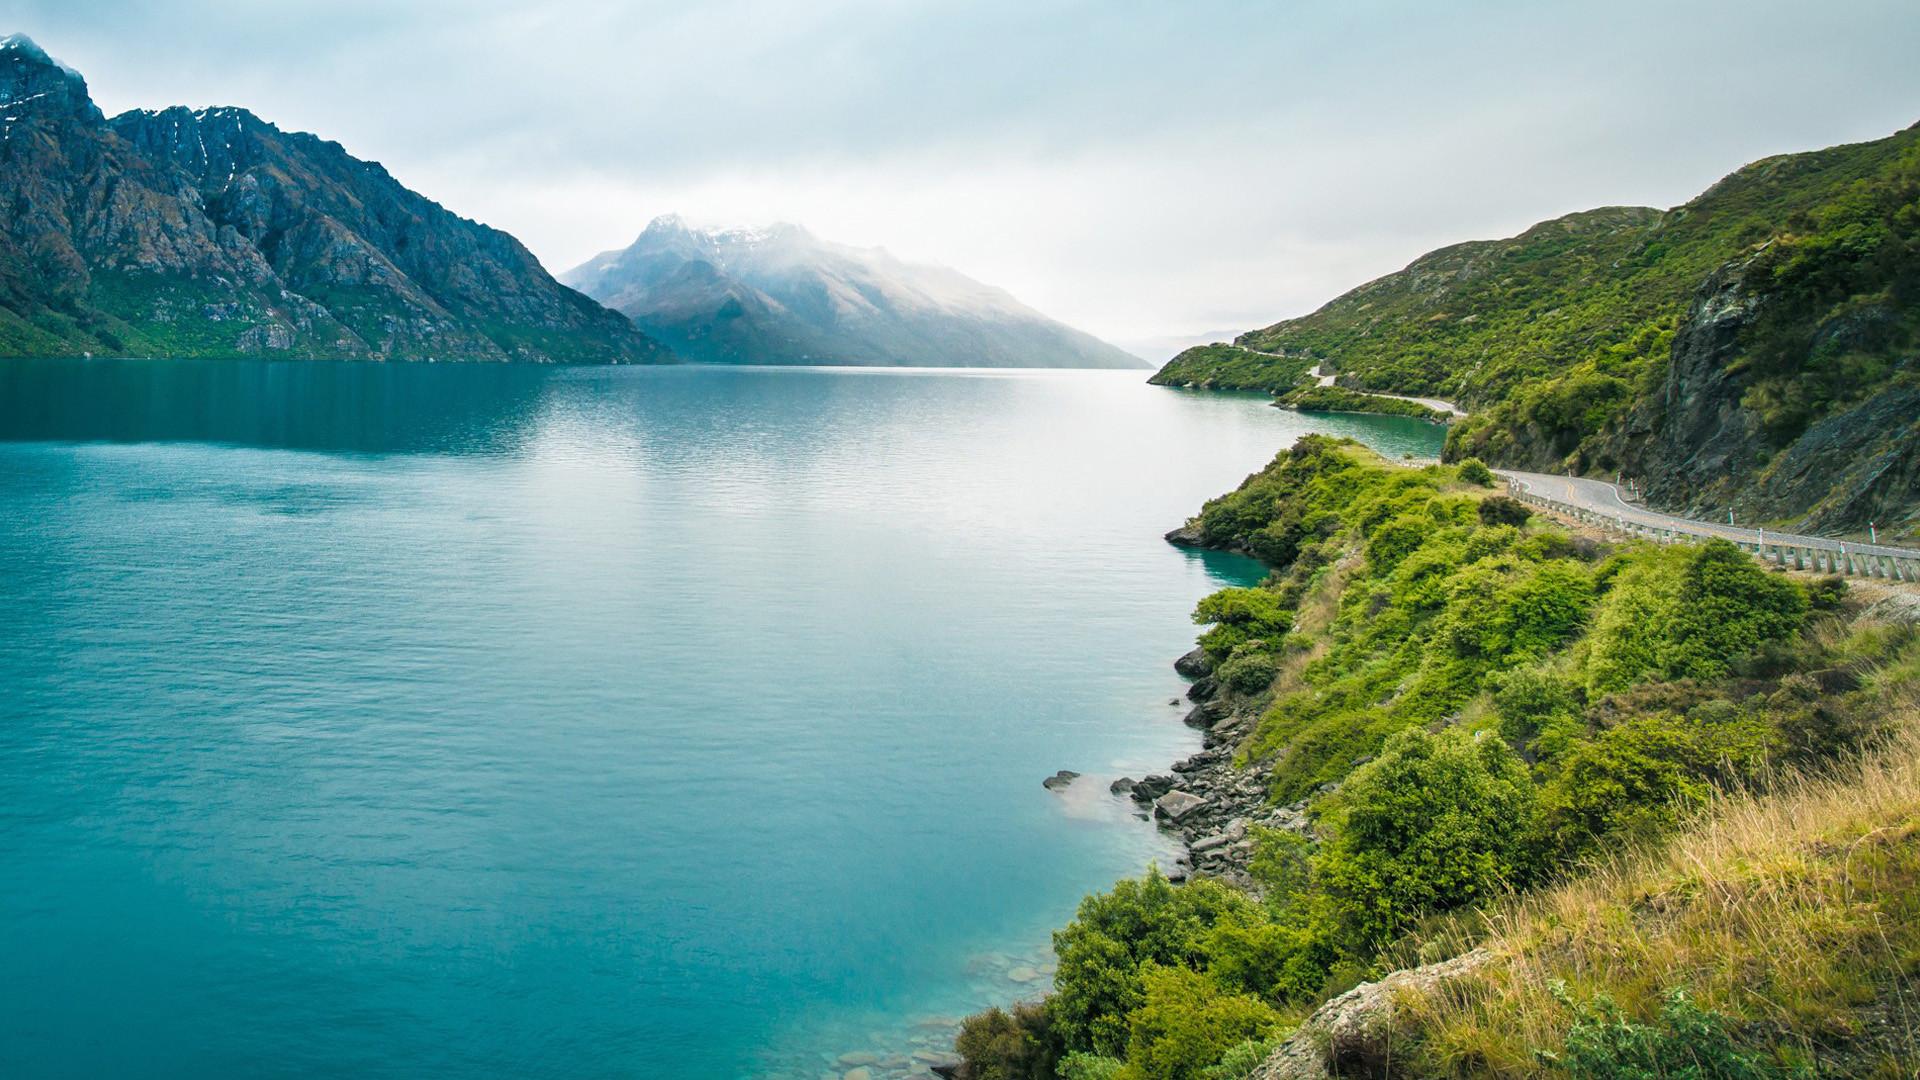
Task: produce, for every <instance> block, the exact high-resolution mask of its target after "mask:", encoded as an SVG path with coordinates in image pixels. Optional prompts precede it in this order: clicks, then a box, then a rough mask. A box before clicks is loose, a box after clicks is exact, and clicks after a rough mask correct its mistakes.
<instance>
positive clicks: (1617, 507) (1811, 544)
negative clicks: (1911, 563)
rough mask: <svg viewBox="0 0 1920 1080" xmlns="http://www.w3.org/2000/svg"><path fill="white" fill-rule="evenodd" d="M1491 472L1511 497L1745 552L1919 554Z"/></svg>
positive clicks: (1555, 480) (1607, 489)
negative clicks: (1780, 548) (1762, 548)
mask: <svg viewBox="0 0 1920 1080" xmlns="http://www.w3.org/2000/svg"><path fill="white" fill-rule="evenodd" d="M1494 472H1496V473H1498V474H1499V475H1500V476H1501V477H1502V478H1504V479H1506V480H1507V481H1508V482H1509V483H1510V484H1512V485H1513V486H1514V489H1515V491H1516V493H1524V494H1527V495H1534V496H1538V497H1540V498H1544V499H1547V500H1549V501H1551V502H1555V503H1560V504H1563V505H1566V506H1571V507H1576V508H1578V509H1581V510H1585V511H1588V512H1589V513H1593V514H1598V515H1600V516H1602V517H1605V518H1609V519H1617V520H1620V521H1623V522H1626V523H1629V524H1634V525H1644V526H1647V527H1649V528H1654V529H1668V530H1671V531H1673V532H1677V533H1685V534H1687V535H1689V536H1718V537H1721V538H1723V539H1726V540H1732V541H1733V542H1735V543H1737V544H1743V545H1745V546H1747V547H1749V548H1752V547H1754V546H1756V545H1760V544H1765V545H1767V546H1769V547H1772V546H1775V545H1786V546H1789V547H1802V548H1811V549H1814V550H1818V551H1831V552H1834V553H1836V554H1840V555H1846V554H1852V555H1857V556H1877V557H1880V558H1888V559H1901V560H1916V559H1920V551H1915V550H1913V549H1911V548H1897V547H1888V546H1886V545H1884V544H1858V543H1854V542H1853V541H1851V540H1835V539H1833V538H1832V537H1827V536H1801V535H1799V534H1796V533H1784V532H1775V531H1773V530H1772V529H1748V528H1743V527H1741V526H1739V525H1722V524H1718V523H1715V522H1710V521H1696V520H1694V519H1693V518H1685V517H1677V516H1675V515H1673V514H1663V513H1661V512H1659V511H1658V510H1649V509H1647V508H1646V507H1644V506H1640V505H1638V504H1636V503H1631V502H1628V501H1627V500H1626V499H1624V498H1622V497H1621V495H1620V489H1619V487H1617V486H1615V485H1613V484H1609V483H1607V482H1606V481H1605V480H1588V479H1585V478H1582V477H1578V476H1556V475H1553V474H1551V473H1533V472H1519V471H1517V470H1513V469H1495V470H1494Z"/></svg>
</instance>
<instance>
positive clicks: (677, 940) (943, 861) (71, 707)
mask: <svg viewBox="0 0 1920 1080" xmlns="http://www.w3.org/2000/svg"><path fill="white" fill-rule="evenodd" d="M1363 419H1364V418H1363ZM1306 430H1341V431H1349V432H1359V433H1362V434H1365V435H1366V436H1367V437H1369V438H1371V439H1373V440H1374V441H1375V442H1376V443H1377V444H1378V445H1380V446H1382V447H1383V448H1385V449H1387V450H1388V451H1389V452H1393V453H1400V452H1431V451H1432V450H1433V449H1435V448H1437V445H1438V429H1435V428H1431V427H1429V426H1427V425H1422V424H1417V423H1408V422H1404V421H1396V422H1387V421H1381V422H1379V423H1377V424H1372V426H1368V424H1367V423H1364V422H1361V423H1354V422H1345V421H1340V422H1336V421H1334V419H1333V418H1326V419H1324V420H1315V419H1312V418H1307V417H1301V416H1298V415H1296V414H1292V413H1287V412H1283V411H1281V410H1276V409H1272V408H1268V407H1266V406H1265V405H1263V404H1261V403H1259V402H1257V401H1253V402H1249V401H1245V400H1236V399H1231V398H1224V397H1205V396H1197V395H1184V394H1178V393H1173V392H1168V391H1164V390H1160V389H1157V388H1153V387H1148V386H1145V385H1143V384H1142V383H1141V382H1140V380H1139V376H1138V374H1137V373H1127V372H1121V373H1048V374H1044V375H1042V374H1031V375H1028V374H1003V373H996V374H993V375H986V374H981V373H953V372H944V373H925V372H921V373H914V372H905V373H901V372H888V373H885V374H871V373H865V372H826V371H793V370H781V371H765V370H749V371H741V370H727V369H697V368H690V369H642V368H609V369H538V368H522V367H456V366H451V365H433V366H410V367H406V366H380V365H354V364H304V363H268V362H231V363H202V362H144V363H143V362H99V361H95V362H5V363H0V611H4V612H6V613H7V617H6V618H4V619H0V859H4V862H5V865H6V866H7V880H8V885H7V888H5V889H0V955H5V956H6V957H7V978H6V979H4V980H0V1075H7V1076H15V1075H19V1076H36V1075H53V1074H59V1075H113V1074H127V1073H138V1074H143V1075H152V1074H162V1075H173V1074H177V1075H233V1074H239V1075H260V1074H287V1075H303V1076H306V1075H341V1076H346V1075H352V1076H356V1077H359V1076H408V1077H418V1076H436V1075H444V1076H471V1075H501V1074H511V1075H552V1076H568V1077H573V1076H583V1075H585V1076H650V1077H656V1076H657V1077H734V1076H740V1075H756V1074H764V1075H782V1076H794V1077H804V1078H806V1080H814V1078H816V1077H818V1076H819V1075H820V1074H821V1073H822V1072H823V1071H824V1070H827V1069H830V1068H832V1067H834V1065H835V1063H836V1061H837V1059H838V1058H839V1056H840V1055H841V1054H845V1053H849V1052H866V1051H869V1050H874V1049H887V1048H890V1047H891V1048H897V1047H903V1046H912V1045H926V1044H927V1041H928V1040H934V1041H937V1040H938V1039H939V1038H940V1037H942V1036H941V1033H942V1032H944V1031H945V1030H946V1029H945V1028H942V1027H941V1026H940V1023H941V1022H942V1018H951V1017H953V1016H955V1015H958V1014H961V1013H964V1012H966V1011H969V1010H971V1009H975V1008H978V1007H980V1006H981V1005H984V1004H986V1003H988V1002H991V1001H995V1000H1003V999H1005V998H1007V997H1009V996H1011V995H1013V994H1016V993H1031V992H1035V991H1037V990H1038V989H1040V988H1041V987H1043V986H1044V958H1043V957H1042V956H1040V955H1038V950H1039V949H1040V948H1041V947H1042V946H1044V943H1045V941H1046V933H1047V930H1048V929H1049V928H1050V927H1052V926H1054V925H1057V924H1058V923H1060V922H1062V921H1063V920H1064V919H1065V918H1067V917H1068V916H1069V915H1070V914H1071V912H1072V910H1073V906H1074V904H1075V903H1076V901H1077V900H1078V899H1079V897H1080V896H1081V895H1082V894H1084V893H1085V892H1086V891H1088V890H1090V889H1095V888H1101V887H1104V886H1106V885H1107V884H1108V883H1110V882H1111V881H1112V880H1113V879H1114V878H1116V877H1119V876H1121V875H1124V874H1130V873H1134V872H1137V871H1138V870H1139V869H1140V868H1141V867H1142V866H1143V865H1144V863H1145V862H1146V861H1147V860H1149V859H1152V858H1155V857H1157V856H1159V855H1160V854H1161V853H1162V852H1163V851H1164V848H1163V847H1162V845H1161V842H1160V841H1159V840H1158V838H1157V837H1156V836H1155V835H1154V834H1153V833H1152V832H1151V831H1150V830H1148V829H1146V828H1144V827H1142V826H1140V825H1139V824H1138V823H1137V822H1135V821H1133V819H1132V818H1131V817H1130V816H1129V815H1128V813H1127V807H1126V806H1125V805H1124V804H1122V803H1118V802H1116V801H1112V800H1106V799H1105V797H1104V784H1101V783H1097V782H1096V783H1092V784H1089V785H1088V786H1086V787H1085V788H1077V789H1070V791H1069V797H1061V796H1056V795H1054V794H1052V793H1050V792H1047V791H1044V790H1043V789H1042V788H1041V786H1040V780H1041V778H1043V777H1045V776H1047V775H1049V774H1051V773H1053V772H1054V771H1055V770H1056V769H1061V768H1070V769H1074V770H1076V771H1079V772H1082V773H1085V774H1086V775H1087V777H1089V778H1098V777H1111V776H1115V775H1119V774H1122V773H1132V774H1133V775H1140V774H1141V773H1143V772H1146V771H1149V770H1159V769H1162V768H1164V767H1165V765H1166V764H1167V763H1168V762H1169V761H1171V760H1172V759H1174V758H1176V757H1178V756H1180V755H1182V754H1184V753H1187V752H1190V751H1191V750H1192V749H1193V748H1195V746H1196V738H1195V735H1194V733H1193V732H1191V731H1189V730H1188V729H1186V728H1184V727H1183V726H1182V725H1181V724H1180V722H1179V717H1180V710H1178V709H1176V708H1172V707H1170V706H1169V705H1168V704H1167V702H1168V699H1169V698H1170V697H1173V696H1175V695H1177V694H1178V693H1179V692H1180V690H1181V684H1180V682H1179V680H1178V679H1176V678H1175V677H1174V676H1173V674H1172V672H1171V670H1170V667H1169V664H1170V662H1171V660H1172V659H1173V658H1174V657H1175V656H1177V655H1178V654H1179V653H1180V652H1183V651H1184V650H1185V649H1186V648H1188V647H1189V646H1190V644H1191V641H1192V636H1193V627H1192V625H1191V624H1190V623H1189V622H1188V620H1187V615H1188V612H1189V611H1190V610H1191V607H1192V605H1193V603H1194V601H1195V600H1196V599H1197V598H1198V597H1200V596H1201V595H1204V594H1205V593H1206V592H1208V591H1209V590H1211V589H1213V588H1217V587H1219V585H1221V584H1223V583H1228V582H1245V581H1248V580H1252V579H1253V578H1255V577H1257V576H1258V573H1259V570H1258V568H1257V567H1256V566H1254V565H1252V564H1251V563H1249V562H1247V561H1246V560H1242V559H1235V558H1232V557H1228V556H1222V555H1217V554H1197V553H1191V552H1182V551H1179V550H1177V549H1174V548H1172V547H1170V546H1168V545H1166V544H1165V543H1163V542H1162V541H1161V540H1160V534H1161V533H1162V532H1164V531H1165V530H1166V529H1167V528H1170V527H1172V526H1173V525H1176V524H1178V523H1179V522H1180V521H1181V520H1182V519H1183V518H1185V516H1186V515H1187V514H1189V513H1191V512H1192V511H1193V510H1194V509H1195V508H1197V507H1198V505H1199V504H1200V502H1201V501H1202V500H1203V499H1204V498H1206V497H1208V496H1211V495H1214V494H1217V493H1219V492H1221V491H1223V490H1226V489H1227V488H1229V487H1231V486H1232V485H1233V484H1234V483H1236V482H1237V481H1238V480H1239V479H1240V478H1241V477H1242V476H1244V475H1245V474H1246V473H1247V472H1249V471H1251V470H1252V469H1254V468H1257V467H1258V466H1259V465H1260V464H1262V463H1263V462H1264V461H1266V460H1267V459H1268V458H1270V457H1271V455H1272V453H1273V452H1274V451H1275V450H1276V449H1278V448H1280V447H1281V446H1284V445H1286V444H1287V443H1289V442H1291V441H1292V440H1293V438H1295V437H1296V436H1297V435H1298V434H1299V433H1301V432H1302V431H1306ZM916 1040H918V1042H916ZM889 1052H891V1051H889ZM903 1071H904V1070H903Z"/></svg>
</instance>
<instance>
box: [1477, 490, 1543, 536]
mask: <svg viewBox="0 0 1920 1080" xmlns="http://www.w3.org/2000/svg"><path fill="white" fill-rule="evenodd" d="M1479 513H1480V522H1481V524H1483V525H1511V526H1513V527H1514V528H1516V529H1517V528H1519V527H1520V526H1522V525H1525V524H1526V523H1527V520H1528V519H1529V518H1531V517H1533V511H1532V510H1529V509H1527V504H1526V503H1523V502H1521V501H1520V500H1519V499H1513V498H1509V497H1507V496H1505V495H1489V496H1487V497H1486V498H1484V499H1481V500H1480V511H1479Z"/></svg>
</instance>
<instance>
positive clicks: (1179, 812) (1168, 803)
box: [1153, 791, 1207, 821]
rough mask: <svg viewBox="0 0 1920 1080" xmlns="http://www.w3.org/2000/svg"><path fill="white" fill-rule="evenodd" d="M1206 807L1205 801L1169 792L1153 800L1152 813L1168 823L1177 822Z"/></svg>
mask: <svg viewBox="0 0 1920 1080" xmlns="http://www.w3.org/2000/svg"><path fill="white" fill-rule="evenodd" d="M1205 805H1207V800H1205V799H1203V798H1201V797H1200V796H1198V795H1192V794H1188V793H1187V792H1184V791H1169V792H1167V793H1166V794H1165V795H1162V796H1160V797H1159V798H1158V799H1156V800H1154V803H1153V812H1154V813H1156V814H1158V815H1160V816H1161V817H1163V818H1166V819H1167V820H1168V821H1179V820H1180V819H1181V818H1184V817H1186V816H1187V815H1189V814H1191V813H1193V812H1194V811H1196V810H1198V809H1200V808H1201V807H1203V806H1205Z"/></svg>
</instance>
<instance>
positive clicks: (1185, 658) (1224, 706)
mask: <svg viewBox="0 0 1920 1080" xmlns="http://www.w3.org/2000/svg"><path fill="white" fill-rule="evenodd" d="M1164 539H1165V540H1166V542H1167V543H1169V544H1172V545H1174V546H1175V547H1184V548H1195V549H1203V550H1208V551H1233V552H1234V553H1235V554H1240V555H1247V556H1248V557H1250V558H1251V557H1252V556H1251V555H1250V554H1249V553H1248V552H1246V551H1244V550H1239V549H1236V548H1225V547H1220V546H1217V545H1212V544H1207V543H1205V542H1204V541H1202V540H1201V538H1200V537H1199V535H1198V534H1197V533H1196V532H1194V531H1193V526H1192V524H1191V523H1189V524H1186V525H1182V526H1181V527H1180V528H1177V529H1174V530H1173V531H1171V532H1169V533H1167V534H1166V536H1165V538H1164ZM1262 565H1265V564H1264V563H1263V564H1262ZM1173 669H1174V671H1175V672H1176V673H1178V674H1179V675H1180V676H1181V677H1182V678H1184V679H1186V680H1188V686H1187V691H1186V695H1185V696H1186V700H1187V701H1189V702H1191V703H1192V708H1190V709H1188V710H1187V713H1186V715H1185V716H1184V717H1182V722H1183V723H1185V724H1186V725H1187V726H1188V727H1190V728H1194V729H1196V730H1198V731H1199V732H1200V733H1201V749H1200V750H1199V751H1197V752H1195V753H1193V754H1189V755H1188V756H1187V757H1185V758H1182V759H1181V760H1179V761H1176V762H1174V763H1173V764H1172V765H1171V766H1169V767H1168V769H1167V771H1166V772H1165V773H1153V774H1149V775H1147V776H1144V777H1141V778H1139V779H1134V778H1132V777H1124V776H1123V777H1121V778H1120V779H1118V780H1115V781H1114V782H1113V783H1112V784H1111V785H1109V787H1108V791H1109V792H1111V793H1112V794H1113V795H1115V796H1116V797H1124V798H1127V799H1129V800H1131V801H1132V803H1133V804H1134V807H1135V813H1136V815H1137V816H1140V817H1145V818H1147V819H1148V820H1150V821H1151V822H1152V823H1153V824H1154V826H1155V827H1156V828H1157V829H1158V830H1159V831H1160V832H1161V833H1163V834H1166V835H1169V836H1172V837H1174V838H1175V839H1176V841H1177V842H1178V843H1179V845H1180V847H1181V848H1182V849H1183V854H1182V855H1181V856H1180V857H1178V858H1176V859H1175V861H1174V864H1173V866H1171V867H1169V868H1168V869H1167V871H1166V875H1167V878H1168V880H1170V881H1175V882H1179V881H1186V880H1188V879H1189V878H1191V877H1194V876H1196V875H1199V876H1205V877H1211V878H1216V879H1219V880H1222V881H1225V882H1227V883H1228V884H1231V885H1233V886H1235V887H1237V888H1239V889H1242V890H1244V891H1247V892H1251V893H1255V894H1258V892H1259V887H1258V884H1257V883H1256V882H1254V880H1253V879H1252V877H1251V876H1250V875H1249V874H1248V873H1247V866H1248V864H1249V863H1250V862H1251V860H1252V858H1253V854H1254V847H1255V842H1254V839H1253V837H1252V830H1253V829H1255V828H1268V829H1281V830H1286V831H1289V832H1306V831H1307V830H1308V823H1307V816H1306V809H1307V804H1306V800H1304V799H1302V800H1299V801H1297V802H1293V803H1289V804H1287V805H1284V806H1274V805H1272V804H1271V803H1270V802H1269V801H1268V797H1267V787H1266V784H1265V782H1264V781H1263V780H1262V778H1261V777H1260V775H1259V774H1258V773H1257V772H1255V771H1254V770H1251V769H1243V768H1241V767H1240V766H1239V765H1238V764H1237V763H1236V761H1235V757H1236V752H1237V750H1238V748H1239V746H1240V743H1241V742H1242V741H1243V740H1244V739H1245V738H1246V736H1247V735H1248V734H1250V733H1251V731H1252V729H1253V726H1254V724H1255V723H1256V722H1257V721H1258V720H1259V715H1260V714H1259V711H1258V710H1255V709H1248V708H1245V707H1244V706H1245V705H1246V704H1247V703H1248V701H1247V699H1246V698H1245V697H1244V696H1243V695H1238V694H1235V693H1233V692H1232V691H1230V690H1229V689H1227V688H1225V687H1223V686H1221V685H1220V683H1219V682H1218V681H1216V680H1215V679H1214V678H1213V663H1212V661H1211V660H1210V659H1209V658H1208V656H1207V654H1206V652H1205V651H1204V650H1202V649H1201V648H1199V647H1198V646H1196V647H1194V648H1193V649H1192V650H1190V651H1188V652H1187V653H1185V654H1184V655H1182V656H1181V657H1180V658H1179V659H1177V660H1175V661H1174V662H1173Z"/></svg>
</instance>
